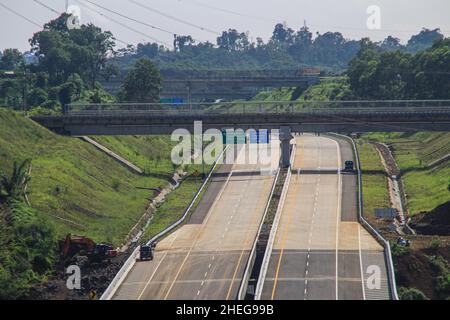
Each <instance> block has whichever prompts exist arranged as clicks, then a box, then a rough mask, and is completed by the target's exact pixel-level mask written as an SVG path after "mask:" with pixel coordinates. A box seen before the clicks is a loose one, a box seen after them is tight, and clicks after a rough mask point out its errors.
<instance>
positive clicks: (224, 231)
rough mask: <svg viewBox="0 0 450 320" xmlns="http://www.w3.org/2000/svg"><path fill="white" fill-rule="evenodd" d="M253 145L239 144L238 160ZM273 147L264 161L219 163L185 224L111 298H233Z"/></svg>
mask: <svg viewBox="0 0 450 320" xmlns="http://www.w3.org/2000/svg"><path fill="white" fill-rule="evenodd" d="M254 148H255V146H248V147H247V148H239V149H241V150H240V151H239V153H238V154H237V156H236V162H238V161H237V160H239V159H241V160H242V158H243V157H245V154H246V153H247V154H248V149H250V150H254ZM272 149H273V150H272V151H273V152H272V154H271V157H272V159H271V161H270V163H268V164H267V165H258V164H245V163H243V164H234V165H232V166H225V165H224V166H222V167H221V170H220V171H221V172H219V174H218V175H217V176H216V177H215V178H214V179H213V180H212V184H211V185H210V188H208V190H207V192H206V194H205V196H204V197H203V199H202V200H201V202H200V204H199V206H198V207H197V209H196V211H195V212H194V213H193V215H192V217H191V219H190V221H189V223H188V224H186V225H184V226H182V227H181V228H180V229H178V230H177V231H175V232H174V233H172V234H171V235H169V236H168V237H166V238H165V239H164V240H162V241H161V242H160V243H159V244H158V246H157V248H156V253H155V259H154V260H153V261H150V262H137V263H136V265H135V266H134V268H133V269H132V270H131V272H130V273H129V275H128V276H127V278H126V279H125V281H124V282H123V283H122V284H121V286H120V287H119V289H118V290H117V292H116V294H115V296H114V299H133V300H136V299H157V300H165V299H188V300H191V299H193V300H194V299H195V300H196V299H219V300H225V299H236V297H237V294H238V291H239V286H240V284H241V278H242V276H243V273H244V270H245V266H246V263H247V260H248V257H249V254H250V250H251V248H252V245H253V242H254V241H255V238H256V234H257V231H258V228H259V225H260V223H261V221H262V218H263V214H264V211H265V207H266V205H267V202H268V200H269V196H270V191H271V188H272V185H273V183H274V178H275V170H271V169H276V168H277V165H278V162H279V156H280V155H279V143H278V142H277V143H274V144H273V145H272ZM241 163H242V161H241ZM260 170H263V171H260ZM271 171H273V172H271Z"/></svg>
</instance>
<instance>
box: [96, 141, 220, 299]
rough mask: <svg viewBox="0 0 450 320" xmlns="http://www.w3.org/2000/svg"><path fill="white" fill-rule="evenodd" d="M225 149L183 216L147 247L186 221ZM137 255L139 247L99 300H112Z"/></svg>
mask: <svg viewBox="0 0 450 320" xmlns="http://www.w3.org/2000/svg"><path fill="white" fill-rule="evenodd" d="M227 149H228V147H226V148H224V149H223V151H222V153H221V154H220V155H219V156H218V157H217V159H216V161H215V162H214V165H213V167H212V168H211V170H210V171H209V173H208V176H207V178H206V179H205V181H204V182H203V184H202V186H201V187H200V189H199V190H198V191H197V193H196V194H195V196H194V198H193V199H192V201H191V203H190V205H189V206H188V207H187V209H186V210H185V212H184V214H183V216H182V217H181V218H180V219H179V220H178V221H177V222H175V223H174V224H172V225H171V226H169V227H168V228H166V229H165V230H163V231H161V232H160V233H158V234H157V235H156V236H154V237H153V238H151V239H150V240H149V241H148V242H147V245H151V244H152V243H155V242H156V241H158V240H159V239H161V238H162V237H164V236H165V235H167V234H168V233H170V232H171V231H172V230H173V229H175V228H176V227H178V226H179V225H181V224H182V223H183V222H184V221H185V220H186V218H187V216H188V215H189V212H190V210H191V209H192V207H193V206H194V204H195V202H196V201H197V199H198V198H199V197H200V194H201V193H202V192H203V190H204V189H205V187H206V185H207V184H208V182H209V180H210V179H211V176H212V174H213V173H214V170H215V169H216V167H217V165H218V162H219V160H220V159H221V158H222V157H223V155H224V153H225V151H226V150H227ZM138 255H139V246H138V247H136V248H135V249H134V251H133V252H132V253H131V255H130V257H129V258H128V259H127V261H125V263H124V264H123V266H122V268H121V269H120V270H119V272H118V273H117V274H116V276H115V277H114V279H113V280H112V281H111V283H110V284H109V286H108V288H107V289H106V290H105V292H104V293H103V294H102V296H101V297H100V300H111V299H112V297H113V296H114V294H115V293H116V291H117V289H118V288H119V286H120V285H121V284H122V282H123V281H124V280H125V278H126V277H127V275H128V273H130V271H131V269H132V268H133V267H134V265H135V264H136V259H137V258H138Z"/></svg>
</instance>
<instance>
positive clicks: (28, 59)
mask: <svg viewBox="0 0 450 320" xmlns="http://www.w3.org/2000/svg"><path fill="white" fill-rule="evenodd" d="M23 59H24V60H25V64H26V65H30V64H32V65H37V64H38V63H39V58H38V57H36V56H35V55H34V54H32V53H30V52H26V53H24V54H23Z"/></svg>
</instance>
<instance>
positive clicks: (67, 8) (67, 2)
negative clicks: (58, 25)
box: [65, 0, 69, 12]
mask: <svg viewBox="0 0 450 320" xmlns="http://www.w3.org/2000/svg"><path fill="white" fill-rule="evenodd" d="M65 10H66V12H67V11H68V10H69V0H66V9H65Z"/></svg>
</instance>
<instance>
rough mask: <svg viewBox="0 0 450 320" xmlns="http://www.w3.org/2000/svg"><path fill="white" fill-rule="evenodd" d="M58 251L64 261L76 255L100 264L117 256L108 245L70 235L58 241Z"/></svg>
mask: <svg viewBox="0 0 450 320" xmlns="http://www.w3.org/2000/svg"><path fill="white" fill-rule="evenodd" d="M60 251H61V255H62V257H63V258H64V259H67V258H72V257H74V256H76V255H78V256H86V257H88V258H89V260H90V261H91V262H102V261H104V260H107V259H111V258H114V257H116V256H117V251H116V250H114V248H113V246H112V245H110V244H105V243H100V244H97V243H95V242H94V241H93V240H92V239H89V238H87V237H84V236H76V235H71V234H68V235H67V236H66V238H65V239H64V240H61V241H60Z"/></svg>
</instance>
